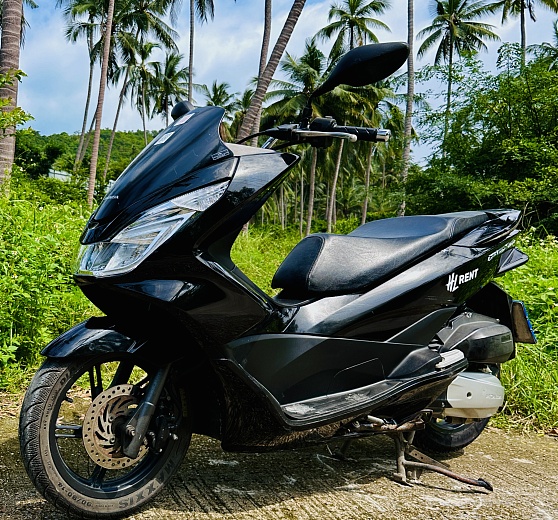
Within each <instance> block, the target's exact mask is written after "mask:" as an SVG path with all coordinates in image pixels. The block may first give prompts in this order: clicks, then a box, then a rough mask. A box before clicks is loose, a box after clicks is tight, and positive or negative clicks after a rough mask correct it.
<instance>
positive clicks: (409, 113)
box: [397, 0, 415, 217]
mask: <svg viewBox="0 0 558 520" xmlns="http://www.w3.org/2000/svg"><path fill="white" fill-rule="evenodd" d="M414 4H415V0H407V45H408V46H409V57H408V58H407V99H406V106H405V135H404V139H405V144H404V147H403V164H402V167H401V184H402V185H403V190H404V189H405V184H406V182H407V176H408V175H409V165H410V161H411V135H412V132H413V102H414V99H415V57H414V55H415V34H414V33H415V26H414V16H415V12H414V9H415V6H414ZM405 206H406V202H405V197H403V200H402V201H401V203H400V204H399V208H398V210H397V215H398V216H400V217H402V216H404V215H405Z"/></svg>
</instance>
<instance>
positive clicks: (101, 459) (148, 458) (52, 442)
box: [19, 354, 191, 519]
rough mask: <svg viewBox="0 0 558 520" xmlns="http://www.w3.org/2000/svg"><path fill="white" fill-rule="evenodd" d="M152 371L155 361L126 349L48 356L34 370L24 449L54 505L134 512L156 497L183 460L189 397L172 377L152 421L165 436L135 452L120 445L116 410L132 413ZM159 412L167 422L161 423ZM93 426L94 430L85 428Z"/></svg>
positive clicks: (104, 514) (81, 512) (113, 513)
mask: <svg viewBox="0 0 558 520" xmlns="http://www.w3.org/2000/svg"><path fill="white" fill-rule="evenodd" d="M117 369H118V370H117ZM150 373H151V374H152V373H153V369H152V368H150V367H148V366H147V364H142V365H138V362H137V361H136V359H135V357H132V356H131V355H129V354H128V355H117V354H108V355H103V356H96V357H93V358H90V359H83V358H80V359H75V360H72V359H68V360H47V361H46V362H45V363H44V364H43V366H42V367H41V368H40V369H39V370H38V372H37V373H36V374H35V377H34V378H33V380H32V382H31V385H30V386H29V388H28V390H27V393H26V395H25V399H24V401H23V405H22V410H21V415H20V423H19V437H20V449H21V457H22V460H23V462H24V465H25V468H26V470H27V473H28V474H29V477H30V478H31V480H32V482H33V483H34V485H35V487H36V488H37V489H38V490H39V492H40V493H41V494H42V495H43V496H44V497H45V498H46V499H47V500H48V501H49V502H51V503H52V504H54V505H55V506H56V507H57V508H59V509H61V510H63V511H65V512H66V513H68V514H71V515H75V516H77V517H80V518H95V519H105V518H119V517H122V516H125V515H129V514H130V513H132V512H134V511H137V510H138V509H140V508H142V507H143V506H144V505H145V504H146V503H147V502H148V501H150V500H151V499H153V498H154V497H155V496H156V495H157V494H158V493H159V492H160V491H161V490H162V489H163V487H164V485H165V484H166V483H167V482H168V480H169V479H170V478H171V477H172V475H173V474H174V473H175V471H176V470H177V469H178V468H179V466H180V463H181V461H182V459H183V458H184V455H185V454H186V451H187V450H188V446H189V444H190V437H191V429H190V424H189V420H188V415H187V413H186V407H185V398H184V396H183V395H182V393H181V392H179V390H178V389H177V388H176V385H174V384H173V382H172V378H171V377H169V379H168V380H167V383H166V384H165V388H164V390H163V393H162V395H161V398H160V399H159V403H158V404H157V409H156V412H155V415H154V418H153V420H152V421H151V424H150V427H149V428H150V430H154V433H156V432H158V431H164V432H165V433H166V434H167V435H164V436H163V440H162V441H158V443H157V444H155V441H152V443H151V444H149V445H144V446H142V448H141V451H140V453H139V454H138V457H137V458H136V459H130V458H128V457H126V456H125V455H124V454H123V453H122V452H121V451H119V447H118V446H119V441H118V440H115V439H119V437H118V433H117V432H118V431H119V430H117V428H116V427H115V425H116V421H115V419H114V418H115V417H116V418H117V420H120V421H122V420H123V419H127V418H129V417H130V416H131V415H132V413H133V411H134V409H135V407H137V404H138V403H139V402H140V400H141V395H140V396H138V397H136V394H137V392H138V389H139V392H140V394H141V389H144V388H145V386H146V385H147V384H148V381H149V377H150ZM132 385H136V386H132ZM108 388H110V391H109V390H107V389H108ZM132 388H133V389H134V392H133V393H132V391H131V389H132ZM113 394H114V395H115V396H116V397H114V395H113ZM92 396H94V398H92ZM93 403H95V404H93ZM100 408H103V412H102V413H101V412H100V410H99V409H100ZM156 417H157V418H158V419H157V421H159V422H158V423H157V424H159V425H160V424H161V422H163V423H164V424H167V425H170V429H168V430H158V429H157V428H156V427H155V421H156ZM165 421H168V422H165ZM90 430H93V432H92V433H95V436H93V437H91V436H88V434H87V432H88V431H90ZM150 438H152V439H153V438H156V435H151V437H150ZM154 446H156V448H157V450H156V451H157V452H158V453H155V450H154V449H153V447H154Z"/></svg>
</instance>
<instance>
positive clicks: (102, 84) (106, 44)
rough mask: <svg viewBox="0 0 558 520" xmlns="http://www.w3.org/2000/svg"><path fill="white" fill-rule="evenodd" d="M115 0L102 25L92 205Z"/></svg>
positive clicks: (91, 172)
mask: <svg viewBox="0 0 558 520" xmlns="http://www.w3.org/2000/svg"><path fill="white" fill-rule="evenodd" d="M114 3H115V0H108V10H107V18H106V23H105V27H104V34H105V38H104V45H103V60H102V65H101V80H100V83H99V96H98V98H97V109H96V111H95V135H94V137H93V148H92V150H91V163H90V166H89V186H88V189H87V203H88V204H89V207H92V206H93V196H94V193H95V180H96V177H97V159H98V157H99V142H100V140H101V119H102V117H103V104H104V101H105V88H106V85H107V76H108V64H109V57H110V42H111V35H112V21H113V18H114Z"/></svg>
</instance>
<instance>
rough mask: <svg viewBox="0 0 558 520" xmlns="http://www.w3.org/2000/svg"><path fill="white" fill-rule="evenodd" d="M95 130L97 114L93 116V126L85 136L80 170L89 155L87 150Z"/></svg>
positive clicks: (79, 162) (79, 163) (80, 158)
mask: <svg viewBox="0 0 558 520" xmlns="http://www.w3.org/2000/svg"><path fill="white" fill-rule="evenodd" d="M94 128H95V114H93V117H92V119H91V124H90V125H89V130H88V131H87V132H86V134H85V141H84V143H83V146H82V148H81V154H80V156H79V161H78V168H79V166H80V165H81V163H82V162H83V159H84V158H85V154H86V153H87V149H88V148H89V142H90V141H91V136H92V135H93V129H94Z"/></svg>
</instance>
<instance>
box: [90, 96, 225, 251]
mask: <svg viewBox="0 0 558 520" xmlns="http://www.w3.org/2000/svg"><path fill="white" fill-rule="evenodd" d="M223 114H224V110H223V109H222V108H217V107H204V108H197V109H195V110H193V111H192V112H189V113H188V114H185V115H184V116H182V117H180V118H179V119H177V120H176V121H174V122H173V123H171V124H170V125H169V126H168V127H167V128H166V129H165V130H163V132H161V133H160V134H159V135H158V136H157V137H156V138H155V139H154V140H153V141H152V142H151V143H150V144H149V145H148V146H147V147H146V148H145V149H144V150H143V151H142V152H141V153H140V154H139V155H138V156H137V157H136V158H135V159H134V161H133V162H132V163H131V164H130V165H129V166H128V167H127V168H126V170H124V172H122V174H121V175H120V177H119V178H118V180H117V181H116V183H115V184H114V186H113V187H112V189H111V190H110V192H109V193H108V194H107V196H106V197H105V198H104V200H103V201H102V202H101V204H100V206H99V208H98V209H97V211H96V212H95V213H94V214H93V215H92V217H91V219H90V221H89V223H88V225H87V228H86V230H85V231H84V233H83V235H82V237H81V242H82V243H83V244H90V243H93V242H96V241H99V240H107V239H108V238H111V235H114V234H115V233H116V232H117V231H119V229H121V228H122V227H123V226H125V225H126V224H128V223H129V222H130V221H131V220H132V219H133V218H134V217H137V215H139V214H140V213H141V212H143V211H145V210H147V209H149V208H151V207H153V206H155V205H156V204H159V203H161V202H165V201H166V200H169V199H171V198H173V197H176V196H179V195H182V194H184V193H186V192H187V191H190V190H192V189H195V188H198V187H201V186H203V185H204V184H210V183H211V182H216V181H218V180H224V179H226V178H230V177H231V176H232V174H233V172H234V168H235V166H236V161H234V160H232V161H229V162H226V160H227V159H231V158H232V157H233V152H232V151H231V150H229V149H228V148H227V147H226V145H225V144H224V143H223V142H222V141H221V139H220V137H219V124H220V122H221V119H222V117H223ZM223 161H225V162H226V164H223V165H221V164H219V163H223ZM201 170H203V173H198V174H196V172H200V171H201Z"/></svg>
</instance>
